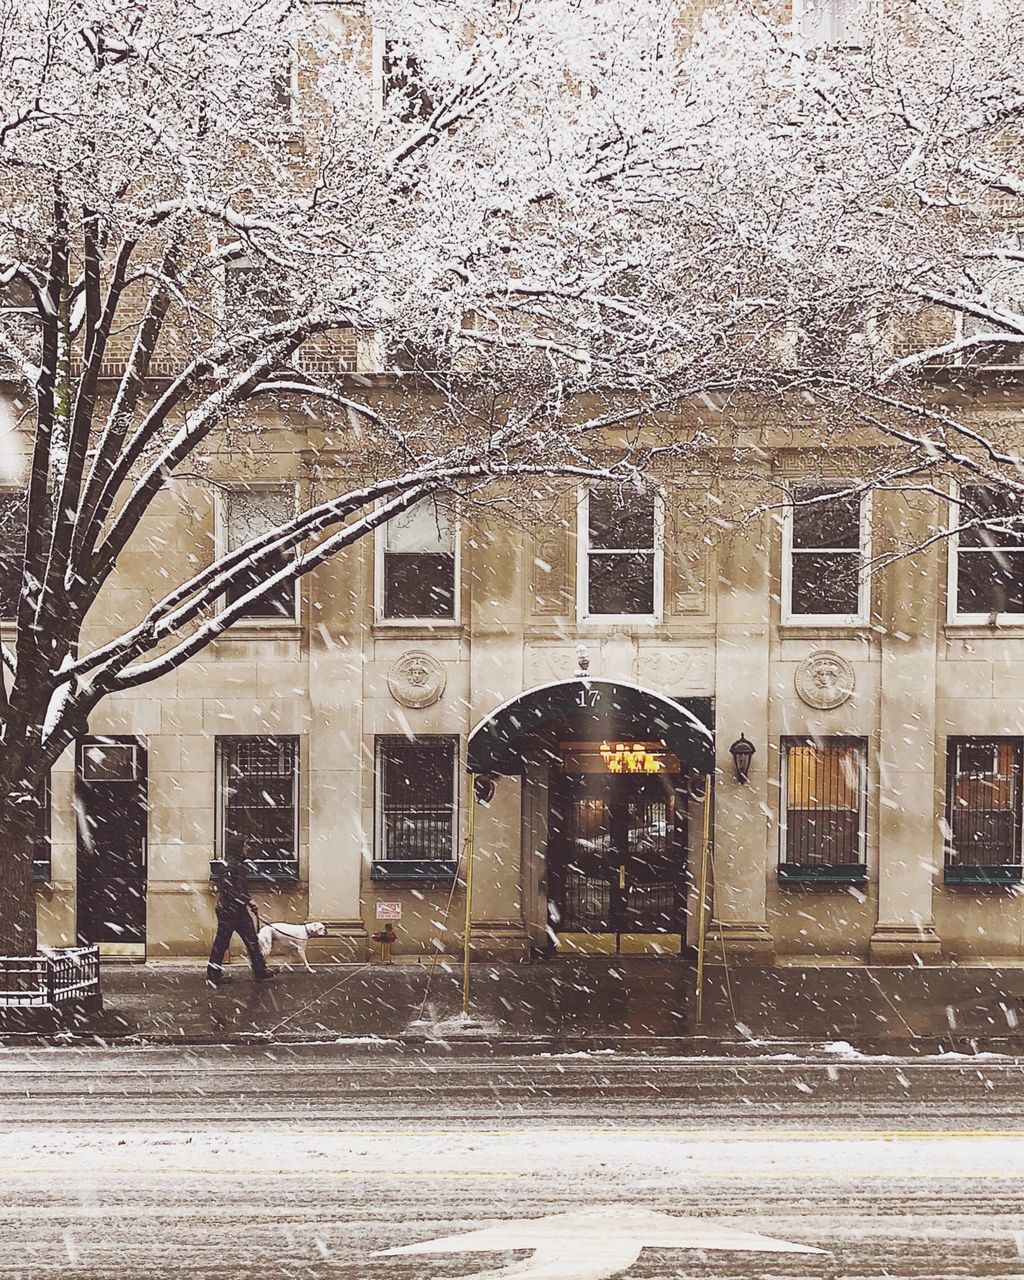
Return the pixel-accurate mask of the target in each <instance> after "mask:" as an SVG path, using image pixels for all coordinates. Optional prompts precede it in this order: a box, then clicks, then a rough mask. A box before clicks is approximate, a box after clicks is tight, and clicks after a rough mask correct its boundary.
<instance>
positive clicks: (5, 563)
mask: <svg viewBox="0 0 1024 1280" xmlns="http://www.w3.org/2000/svg"><path fill="white" fill-rule="evenodd" d="M27 513H28V494H27V493H26V492H25V491H24V490H23V489H18V490H11V489H8V490H5V491H0V618H15V617H17V614H18V597H19V596H20V594H21V574H22V566H23V563H24V558H25V527H26V519H27Z"/></svg>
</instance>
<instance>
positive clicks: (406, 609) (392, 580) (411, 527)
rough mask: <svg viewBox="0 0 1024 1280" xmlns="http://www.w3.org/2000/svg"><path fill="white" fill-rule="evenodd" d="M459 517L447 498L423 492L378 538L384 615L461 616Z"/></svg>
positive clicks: (379, 597)
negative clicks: (458, 603)
mask: <svg viewBox="0 0 1024 1280" xmlns="http://www.w3.org/2000/svg"><path fill="white" fill-rule="evenodd" d="M456 557H457V537H456V528H455V517H454V514H453V512H452V510H451V507H450V505H449V504H448V503H447V502H446V501H445V500H444V499H442V498H433V497H431V498H423V499H422V500H421V501H420V502H417V503H416V504H415V505H414V506H411V507H409V508H408V509H407V510H405V511H403V512H401V513H400V514H399V515H397V516H392V518H391V519H390V520H389V521H388V523H387V524H386V525H384V526H383V528H382V529H381V530H380V532H379V534H378V539H377V570H378V572H377V602H378V604H377V609H378V614H379V616H380V617H382V618H404V619H413V618H454V617H455V616H456V591H455V584H456Z"/></svg>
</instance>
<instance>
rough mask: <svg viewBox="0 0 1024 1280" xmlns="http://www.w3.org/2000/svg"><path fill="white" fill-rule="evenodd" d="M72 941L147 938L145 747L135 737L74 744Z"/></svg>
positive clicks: (124, 942)
mask: <svg viewBox="0 0 1024 1280" xmlns="http://www.w3.org/2000/svg"><path fill="white" fill-rule="evenodd" d="M76 786H77V796H78V940H79V942H80V943H89V944H96V943H99V944H101V945H103V944H107V945H117V946H125V945H136V946H137V945H144V944H145V941H146V852H147V850H146V843H147V831H148V825H149V824H148V818H149V806H148V802H147V753H146V747H145V744H144V742H143V740H141V739H139V738H134V737H110V738H102V737H93V738H84V739H82V740H81V741H80V742H79V743H78V748H77V759H76Z"/></svg>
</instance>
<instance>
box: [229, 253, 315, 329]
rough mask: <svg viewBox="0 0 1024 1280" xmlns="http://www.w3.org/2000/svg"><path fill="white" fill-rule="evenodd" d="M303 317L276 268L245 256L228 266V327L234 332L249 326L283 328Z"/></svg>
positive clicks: (234, 259)
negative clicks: (295, 317)
mask: <svg viewBox="0 0 1024 1280" xmlns="http://www.w3.org/2000/svg"><path fill="white" fill-rule="evenodd" d="M296 311H298V314H301V306H300V305H292V304H291V301H290V299H289V295H288V287H287V285H286V283H285V281H284V279H283V277H281V276H280V275H279V274H278V273H277V272H276V271H275V269H274V267H273V266H272V265H271V264H270V263H268V262H265V261H256V260H254V259H253V258H250V257H247V256H245V255H241V256H239V257H236V258H231V259H230V260H229V261H228V262H226V263H225V264H224V323H225V325H226V326H227V327H228V328H230V329H238V328H241V327H244V326H245V325H252V324H260V325H271V324H281V323H282V322H283V321H285V320H287V319H289V317H291V316H292V315H294V314H296Z"/></svg>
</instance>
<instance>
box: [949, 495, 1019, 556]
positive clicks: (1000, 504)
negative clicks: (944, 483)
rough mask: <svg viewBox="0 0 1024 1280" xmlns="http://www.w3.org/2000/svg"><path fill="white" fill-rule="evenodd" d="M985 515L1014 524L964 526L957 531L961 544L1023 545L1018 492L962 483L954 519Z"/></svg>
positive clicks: (977, 545)
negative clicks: (961, 529)
mask: <svg viewBox="0 0 1024 1280" xmlns="http://www.w3.org/2000/svg"><path fill="white" fill-rule="evenodd" d="M985 519H992V520H1004V521H1009V522H1011V525H1016V528H1012V527H1010V528H996V529H987V528H985V526H984V525H979V526H976V527H974V528H972V529H965V530H964V531H963V533H961V534H960V545H961V546H962V547H1024V510H1022V505H1021V501H1020V498H1019V497H1018V495H1017V494H1014V493H1011V492H1009V491H1007V490H1006V489H990V488H988V487H987V486H986V485H979V484H971V485H962V486H961V488H960V506H959V508H958V520H957V523H958V524H966V523H968V522H969V521H972V520H985Z"/></svg>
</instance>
